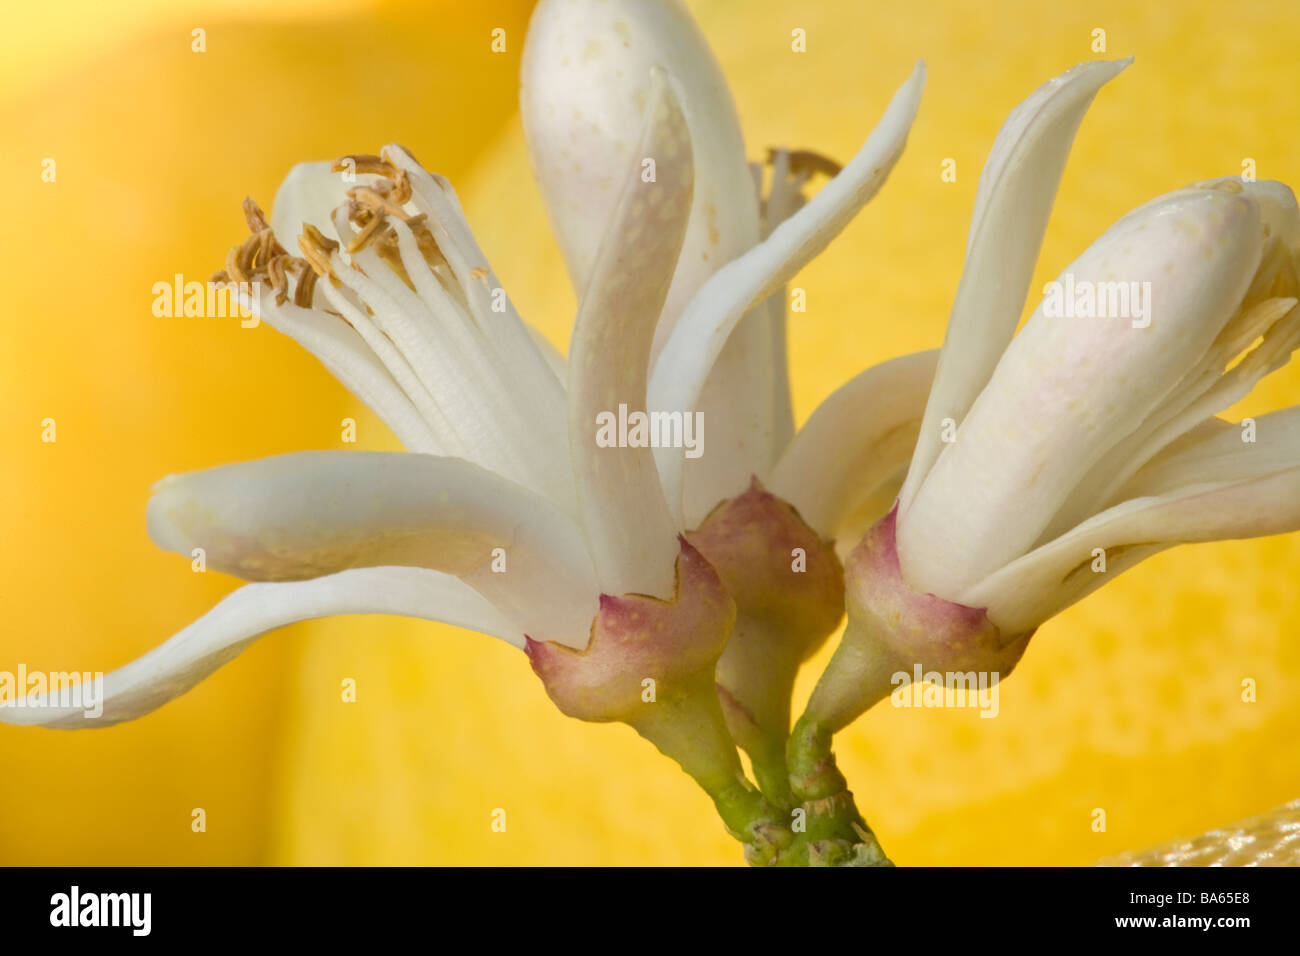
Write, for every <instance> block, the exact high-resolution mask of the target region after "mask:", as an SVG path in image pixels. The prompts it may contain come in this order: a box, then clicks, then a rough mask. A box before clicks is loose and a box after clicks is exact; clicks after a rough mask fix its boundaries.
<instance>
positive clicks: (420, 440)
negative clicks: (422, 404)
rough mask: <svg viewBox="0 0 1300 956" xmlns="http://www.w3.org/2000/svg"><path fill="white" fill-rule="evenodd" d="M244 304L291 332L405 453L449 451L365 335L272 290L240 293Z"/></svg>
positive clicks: (261, 316)
mask: <svg viewBox="0 0 1300 956" xmlns="http://www.w3.org/2000/svg"><path fill="white" fill-rule="evenodd" d="M240 301H241V302H242V303H243V304H244V306H245V307H246V308H247V309H248V310H249V311H250V312H252V313H253V314H254V315H256V316H258V318H260V319H262V321H264V322H266V324H267V325H269V326H271V328H273V329H275V330H276V331H277V332H280V333H282V334H284V335H287V336H289V338H291V339H293V340H294V341H295V342H297V343H298V344H299V345H301V346H302V347H303V348H305V349H306V350H307V351H308V352H310V353H311V354H312V355H314V356H315V357H316V358H317V359H318V360H319V361H320V363H321V364H322V365H324V366H325V368H327V369H328V370H329V372H330V374H332V375H333V376H334V377H335V378H337V379H338V380H339V381H340V382H341V383H342V384H343V386H344V387H345V388H347V390H348V391H350V392H351V393H352V394H353V395H355V396H356V397H357V398H358V399H360V400H361V401H362V402H363V403H364V404H365V405H366V407H367V408H369V409H370V410H371V411H373V412H374V413H375V414H376V415H378V416H379V417H380V418H381V419H382V420H383V422H384V424H385V425H387V426H388V427H389V428H390V429H392V432H393V434H394V435H396V436H397V439H398V441H400V442H401V443H402V445H403V446H405V448H406V449H407V451H412V452H421V453H424V454H430V455H436V454H443V453H444V452H445V451H446V448H445V446H444V444H443V443H442V442H441V441H439V440H438V438H437V436H435V435H434V433H433V431H432V429H431V428H430V427H429V424H428V422H427V421H426V420H425V418H424V416H423V415H421V413H420V411H419V409H417V408H416V407H415V405H414V403H413V402H412V401H411V399H410V397H409V396H408V395H407V393H406V392H405V391H403V390H402V387H401V386H400V385H399V384H398V383H397V380H396V379H394V378H393V376H392V373H391V372H390V371H389V370H388V368H387V367H385V365H384V364H383V362H381V361H380V360H379V359H378V358H377V357H376V356H375V354H374V352H372V351H371V350H370V347H369V346H368V345H366V342H365V339H363V338H362V337H361V335H360V334H359V333H358V332H357V330H356V329H354V328H353V327H352V326H350V325H348V323H347V322H345V321H343V319H342V318H340V317H339V316H337V315H332V314H330V313H328V312H324V311H321V310H319V309H305V308H302V307H301V306H297V305H294V304H293V303H292V302H285V303H283V304H276V302H275V297H274V295H273V294H272V293H271V291H270V290H269V289H262V290H259V292H258V294H257V297H256V299H253V298H250V297H249V296H248V295H246V294H241V295H240Z"/></svg>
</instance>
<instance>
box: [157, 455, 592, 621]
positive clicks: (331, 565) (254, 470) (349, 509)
mask: <svg viewBox="0 0 1300 956" xmlns="http://www.w3.org/2000/svg"><path fill="white" fill-rule="evenodd" d="M149 534H150V536H151V537H152V538H153V539H154V541H155V542H156V543H157V544H158V545H159V546H160V547H163V548H166V549H168V550H170V551H176V552H178V553H180V554H184V555H186V556H189V555H191V553H192V552H193V549H195V548H202V549H203V550H204V552H205V555H206V560H207V563H208V566H209V567H211V568H215V569H216V570H220V571H225V572H228V573H231V574H236V575H239V576H240V577H243V578H247V579H252V580H294V579H303V578H311V577H318V576H320V575H323V574H329V573H331V572H335V571H340V570H344V569H348V568H356V567H376V566H380V565H401V566H407V567H422V568H430V569H432V570H437V571H443V572H446V573H448V574H454V575H456V576H457V577H459V578H461V579H462V580H464V581H465V582H466V583H468V584H469V585H471V586H472V587H473V588H475V590H477V591H479V592H480V593H481V594H483V595H484V596H485V597H486V598H487V599H488V600H490V601H491V602H492V603H493V604H494V605H495V606H496V607H498V608H500V609H501V611H502V613H503V614H505V615H507V616H508V617H510V619H512V620H513V621H515V622H516V624H517V626H518V629H519V630H520V632H527V633H528V634H530V635H531V636H533V637H534V638H536V639H537V640H557V641H562V642H564V643H566V644H574V645H576V646H578V647H582V646H585V644H586V640H587V636H588V632H589V630H590V625H591V620H592V617H593V616H594V615H595V612H596V598H597V590H596V585H595V579H594V575H593V572H592V570H591V562H590V559H589V558H588V556H587V552H586V547H585V545H584V543H583V540H582V535H581V532H580V531H579V529H578V528H577V526H576V525H575V524H574V523H573V522H572V521H571V520H570V519H569V518H567V517H566V516H565V515H563V514H562V513H560V512H559V511H557V510H556V509H555V508H554V507H553V506H551V505H550V504H549V503H548V502H547V501H546V500H545V499H543V498H542V497H540V496H539V495H536V494H534V493H533V492H530V491H528V490H527V489H525V488H522V487H520V486H519V485H516V484H514V483H513V482H511V481H509V480H507V479H505V478H502V477H501V476H499V475H495V474H493V473H492V472H489V471H487V470H485V469H483V468H480V467H479V466H477V465H474V464H471V463H469V462H466V461H461V460H460V459H456V458H437V457H434V456H431V455H411V454H404V453H400V452H397V453H388V452H362V451H345V452H299V453H297V454H292V455H278V456H275V457H273V458H263V459H260V460H258V461H251V462H243V463H240V464H235V465H225V466H222V467H220V468H211V469H208V470H206V471H197V472H191V473H189V474H184V475H174V476H172V477H170V478H166V479H164V480H163V481H161V482H159V484H158V486H157V488H156V489H155V493H154V496H153V498H152V499H151V500H150V502H149ZM497 549H500V551H498V550H497ZM502 568H504V569H505V570H504V571H502V570H501V569H502Z"/></svg>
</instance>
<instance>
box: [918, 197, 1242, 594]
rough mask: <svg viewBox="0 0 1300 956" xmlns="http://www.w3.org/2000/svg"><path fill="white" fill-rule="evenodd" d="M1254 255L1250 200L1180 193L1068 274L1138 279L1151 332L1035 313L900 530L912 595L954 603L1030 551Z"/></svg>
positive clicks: (1144, 413)
mask: <svg viewBox="0 0 1300 956" xmlns="http://www.w3.org/2000/svg"><path fill="white" fill-rule="evenodd" d="M1260 250H1261V241H1260V222H1259V212H1258V207H1257V205H1256V204H1255V203H1254V202H1253V201H1251V200H1249V199H1246V198H1244V197H1242V196H1240V195H1232V194H1230V193H1226V192H1219V191H1213V190H1196V189H1192V190H1182V191H1179V192H1177V193H1172V194H1170V195H1168V196H1164V197H1161V198H1160V199H1157V200H1155V201H1154V202H1151V203H1148V204H1147V205H1146V206H1143V207H1141V208H1140V209H1138V210H1136V211H1135V212H1133V213H1130V214H1129V215H1128V216H1126V217H1124V218H1123V219H1121V220H1120V221H1119V222H1118V223H1117V224H1116V225H1115V226H1113V227H1111V229H1110V230H1108V231H1107V233H1106V234H1105V235H1104V236H1103V237H1102V238H1101V239H1099V240H1098V241H1097V242H1096V243H1095V244H1094V245H1093V246H1092V247H1091V248H1090V249H1089V250H1088V251H1087V252H1085V253H1084V254H1083V255H1082V256H1081V257H1080V258H1079V259H1078V260H1076V261H1075V262H1074V263H1073V264H1072V265H1071V266H1070V267H1068V268H1067V269H1066V272H1065V274H1064V275H1063V277H1062V280H1061V281H1062V283H1063V285H1064V283H1065V276H1073V281H1074V283H1075V285H1076V287H1080V286H1079V284H1080V283H1085V282H1087V283H1090V284H1091V286H1092V287H1093V288H1097V287H1098V286H1099V285H1100V284H1101V283H1106V282H1111V281H1123V282H1143V283H1146V282H1149V283H1150V295H1149V297H1148V302H1149V303H1150V311H1151V314H1150V317H1149V325H1147V326H1146V327H1134V320H1133V319H1131V318H1128V317H1111V318H1076V317H1065V316H1059V317H1057V316H1053V315H1050V314H1048V313H1047V311H1045V308H1044V306H1042V305H1040V306H1039V308H1038V310H1037V311H1035V312H1034V314H1033V316H1031V317H1030V319H1029V322H1028V323H1027V324H1026V325H1025V328H1024V330H1023V331H1022V332H1021V333H1020V335H1018V336H1016V338H1015V339H1014V340H1013V341H1012V343H1011V345H1010V346H1008V348H1007V350H1006V352H1005V354H1004V355H1003V357H1002V360H1001V361H1000V362H999V363H998V366H997V369H996V370H995V371H994V373H993V376H992V378H991V379H990V381H989V384H988V385H987V386H986V387H985V388H984V390H983V391H982V392H981V393H980V396H979V398H978V399H977V400H976V402H975V405H974V406H973V407H972V408H971V410H970V413H969V414H968V415H967V416H966V419H965V421H963V422H962V424H961V426H960V428H959V429H958V431H957V434H956V441H955V442H952V443H950V444H948V445H946V447H945V448H944V451H943V453H942V454H941V455H940V456H939V458H938V460H937V461H936V462H935V465H934V467H933V468H932V469H931V470H930V473H929V474H928V475H927V477H926V479H925V481H924V483H923V484H922V485H921V486H920V488H919V489H918V490H917V492H916V494H915V496H914V498H913V499H912V505H911V508H910V509H909V510H908V511H907V513H906V514H904V515H902V517H901V518H900V520H899V524H898V551H899V559H900V561H901V563H902V568H903V573H904V574H905V575H906V577H907V579H908V582H909V583H910V584H911V585H912V587H914V588H915V589H917V590H918V591H923V592H928V593H932V594H935V595H938V596H939V597H942V598H946V599H948V600H956V595H958V594H960V593H961V592H962V591H963V590H964V589H965V588H967V587H968V586H970V585H972V584H974V583H975V582H976V581H978V580H980V579H981V578H983V577H986V576H987V575H989V574H991V573H992V572H993V571H994V570H996V569H997V568H999V567H1001V566H1002V565H1004V564H1007V563H1008V562H1010V561H1013V560H1015V559H1016V558H1017V557H1019V556H1020V555H1022V554H1024V553H1025V552H1026V551H1028V550H1029V549H1030V548H1031V547H1032V546H1033V544H1034V543H1035V541H1036V540H1037V539H1038V537H1039V536H1040V535H1041V534H1042V533H1043V531H1044V530H1045V529H1046V528H1047V526H1048V525H1049V523H1050V522H1051V520H1052V518H1053V517H1054V516H1055V514H1056V512H1057V510H1058V509H1059V508H1060V507H1061V506H1062V504H1063V503H1064V502H1065V500H1066V499H1067V497H1068V495H1069V493H1070V491H1071V489H1072V488H1073V487H1074V486H1075V484H1076V483H1077V482H1078V481H1079V480H1080V478H1081V477H1082V476H1084V475H1085V474H1087V472H1088V469H1089V468H1091V467H1092V466H1093V465H1094V464H1095V463H1096V462H1097V461H1098V460H1100V459H1101V457H1102V456H1103V455H1104V454H1105V453H1106V452H1107V451H1108V450H1109V449H1110V448H1112V447H1114V446H1115V445H1116V444H1117V443H1118V442H1120V441H1122V440H1123V439H1124V438H1125V436H1127V435H1128V434H1130V433H1131V432H1133V431H1134V430H1135V429H1137V428H1138V427H1140V426H1141V424H1142V422H1143V421H1144V420H1146V418H1147V417H1148V416H1150V415H1151V414H1152V413H1153V412H1154V411H1155V410H1156V409H1157V408H1158V407H1159V406H1160V403H1161V402H1162V401H1163V400H1164V399H1165V398H1166V397H1167V396H1168V394H1169V393H1170V392H1171V390H1173V389H1174V388H1175V387H1176V386H1177V385H1178V383H1179V382H1180V381H1181V380H1182V378H1183V376H1184V375H1185V374H1186V372H1187V370H1188V369H1191V368H1193V367H1195V366H1196V364H1197V362H1199V361H1200V359H1201V358H1202V356H1204V355H1205V354H1206V352H1207V351H1208V350H1209V348H1210V346H1211V344H1212V343H1213V342H1214V340H1215V338H1216V336H1217V335H1218V334H1219V331H1220V330H1221V329H1222V328H1223V326H1224V325H1225V324H1226V323H1227V321H1228V320H1229V319H1230V318H1231V317H1232V316H1233V314H1234V313H1235V312H1236V309H1237V305H1238V303H1239V302H1240V301H1241V298H1242V295H1243V293H1244V292H1245V291H1246V288H1247V287H1248V286H1249V284H1250V282H1251V279H1252V278H1253V276H1254V273H1255V267H1256V266H1257V265H1258V263H1259V257H1260ZM1048 301H1049V302H1050V301H1051V300H1050V299H1049V300H1048ZM1207 417H1208V416H1207Z"/></svg>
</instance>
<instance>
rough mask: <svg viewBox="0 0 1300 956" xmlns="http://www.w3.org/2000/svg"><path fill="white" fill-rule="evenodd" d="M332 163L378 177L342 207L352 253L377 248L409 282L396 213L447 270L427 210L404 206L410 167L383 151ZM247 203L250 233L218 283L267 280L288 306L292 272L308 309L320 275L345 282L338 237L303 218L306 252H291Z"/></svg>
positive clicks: (430, 258)
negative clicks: (337, 260)
mask: <svg viewBox="0 0 1300 956" xmlns="http://www.w3.org/2000/svg"><path fill="white" fill-rule="evenodd" d="M331 168H332V170H333V171H334V172H340V173H342V172H346V173H352V174H360V175H373V176H378V177H379V178H378V179H376V180H374V181H373V182H370V183H367V184H364V185H358V186H354V187H352V188H351V189H349V190H348V191H347V201H346V202H345V204H344V206H343V208H344V211H345V212H346V214H347V218H348V221H349V222H351V223H352V224H353V225H354V226H355V227H356V229H357V232H356V235H355V236H353V237H352V239H351V240H349V242H348V244H347V249H346V251H347V253H348V254H349V255H352V254H354V253H357V252H361V251H362V250H365V249H374V250H375V252H376V253H377V254H378V255H379V257H380V259H382V260H383V261H384V262H385V263H386V264H387V265H388V266H389V267H390V268H391V269H392V270H393V271H394V272H395V273H397V275H398V276H400V277H401V278H402V281H404V282H405V283H406V284H407V285H410V284H411V280H410V277H409V276H408V275H407V272H406V269H405V267H404V266H403V265H402V257H401V253H400V251H399V249H398V240H397V233H396V232H395V231H394V229H393V227H392V225H391V222H390V217H394V218H396V219H399V220H401V221H402V222H403V223H405V225H406V226H407V228H409V229H410V230H411V232H412V233H413V234H414V236H415V241H416V245H417V246H418V248H419V250H420V253H421V255H423V256H424V259H425V261H426V262H428V263H429V265H430V267H432V268H433V269H434V272H435V274H438V273H443V272H444V269H440V268H439V267H446V266H447V260H446V257H444V256H443V254H442V251H441V250H440V249H439V248H438V244H437V242H436V241H435V239H434V236H433V233H432V232H431V231H430V230H429V227H428V225H427V224H426V222H425V219H426V217H425V214H424V213H416V214H411V213H408V212H407V211H406V209H405V206H406V204H407V203H409V202H410V201H411V195H412V190H411V181H410V177H409V176H408V175H407V172H406V170H404V169H401V168H400V167H398V166H396V165H395V164H393V163H392V162H390V161H389V160H388V159H386V158H384V157H382V156H374V155H368V154H364V155H363V154H358V155H352V156H343V157H341V158H339V159H338V160H336V161H335V162H334V164H333V166H332V167H331ZM243 208H244V218H245V220H246V221H247V223H248V228H249V231H250V233H251V235H250V236H248V238H246V239H245V240H244V241H243V242H241V243H240V244H239V245H236V246H234V247H233V248H232V249H231V250H230V252H229V253H228V254H227V255H226V267H225V269H223V270H221V271H220V272H218V273H216V274H215V275H214V276H213V277H212V281H213V282H214V283H222V284H224V283H229V282H259V281H264V282H266V283H267V284H269V285H270V286H271V289H272V290H273V291H274V293H275V302H276V304H277V305H283V304H284V303H285V302H286V301H288V299H289V281H288V280H289V277H293V278H294V279H295V280H296V284H295V287H294V289H293V301H294V304H295V305H299V306H302V307H304V308H309V307H310V306H311V304H312V293H313V292H314V290H315V287H316V281H317V279H318V278H328V279H329V280H330V281H331V282H333V283H334V284H335V285H339V284H340V283H339V279H338V276H337V275H336V274H335V272H334V267H333V265H332V263H331V259H332V257H333V255H334V254H335V253H336V252H337V251H338V250H339V248H340V246H339V243H338V242H336V241H335V240H333V239H331V238H329V237H328V236H326V235H325V234H324V233H322V232H321V231H320V230H319V229H318V228H317V227H316V226H314V225H312V224H311V223H304V224H303V227H302V234H301V235H299V236H298V250H299V252H300V253H301V256H294V255H291V254H290V253H289V252H287V251H286V250H285V248H284V247H283V246H281V245H280V244H279V243H278V242H277V241H276V238H275V234H274V233H273V232H272V231H271V227H270V224H269V223H268V222H267V219H266V216H265V214H264V213H263V212H262V210H261V209H260V208H259V207H258V205H257V203H255V202H254V201H253V200H252V199H251V198H249V199H245V200H244V203H243Z"/></svg>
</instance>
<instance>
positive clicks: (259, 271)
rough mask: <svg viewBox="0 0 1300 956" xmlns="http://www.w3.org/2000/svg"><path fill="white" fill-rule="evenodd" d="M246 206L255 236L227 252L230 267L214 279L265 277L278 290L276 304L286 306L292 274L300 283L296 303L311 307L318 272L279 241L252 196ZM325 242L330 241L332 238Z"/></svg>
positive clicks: (222, 282)
mask: <svg viewBox="0 0 1300 956" xmlns="http://www.w3.org/2000/svg"><path fill="white" fill-rule="evenodd" d="M242 208H243V210H244V221H245V222H246V223H247V224H248V228H249V231H250V232H251V233H252V235H250V236H249V237H248V238H246V239H245V240H244V241H243V242H241V243H239V244H238V245H236V246H233V247H231V249H230V251H229V252H228V253H226V268H224V269H222V270H221V271H219V272H217V273H215V274H214V275H213V276H212V279H211V280H210V281H211V282H212V283H213V284H214V285H225V284H228V283H231V282H258V281H261V280H265V281H266V282H268V283H269V284H270V286H271V288H272V290H274V292H275V302H276V305H284V303H285V302H287V301H288V299H289V276H290V275H292V276H293V277H294V278H295V280H296V282H297V287H296V288H295V290H294V302H295V303H296V304H298V305H301V306H304V307H308V306H310V305H311V296H312V290H313V289H314V288H315V284H316V274H315V273H314V272H313V271H312V270H311V268H310V267H309V264H308V263H307V262H306V261H305V260H303V259H298V258H296V257H294V256H291V255H289V253H288V252H286V251H285V249H284V247H283V246H281V245H280V243H279V242H277V241H276V238H275V233H274V232H273V231H272V230H271V226H270V224H269V223H268V222H267V219H266V214H265V213H263V212H262V210H261V208H260V207H259V206H258V205H257V203H256V202H254V201H253V199H252V197H251V196H250V197H246V198H245V199H244V201H243V203H242ZM321 238H322V239H324V237H323V236H322V237H321ZM324 241H325V242H329V240H328V239H324Z"/></svg>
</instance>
